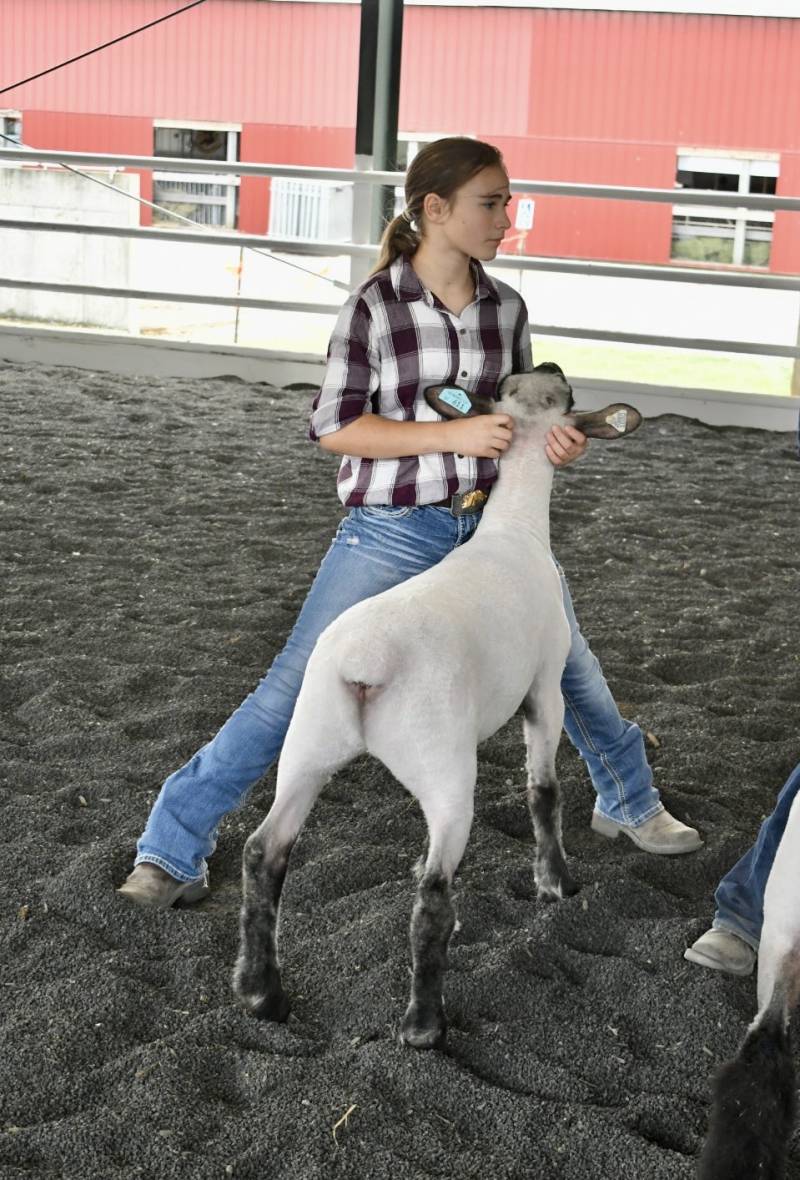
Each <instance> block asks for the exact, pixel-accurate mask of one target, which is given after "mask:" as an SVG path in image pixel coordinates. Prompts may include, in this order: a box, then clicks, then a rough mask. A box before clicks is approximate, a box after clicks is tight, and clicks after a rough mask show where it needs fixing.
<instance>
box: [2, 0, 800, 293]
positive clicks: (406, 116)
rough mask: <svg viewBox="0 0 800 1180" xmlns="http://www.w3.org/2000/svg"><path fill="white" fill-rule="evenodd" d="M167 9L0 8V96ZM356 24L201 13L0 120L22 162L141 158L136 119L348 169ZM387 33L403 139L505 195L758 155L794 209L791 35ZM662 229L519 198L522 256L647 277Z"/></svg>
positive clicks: (689, 26) (86, 5) (416, 12)
mask: <svg viewBox="0 0 800 1180" xmlns="http://www.w3.org/2000/svg"><path fill="white" fill-rule="evenodd" d="M176 6H177V0H176V3H175V4H172V3H168V2H167V0H124V2H122V0H114V2H113V3H112V2H110V0H2V2H1V3H0V15H1V16H2V28H3V36H2V40H0V80H2V81H0V84H2V85H6V84H8V83H9V82H11V81H13V80H14V79H15V78H20V77H24V76H26V75H28V74H31V73H35V72H36V71H37V70H38V69H43V68H46V67H47V66H49V65H52V64H53V63H55V62H57V61H60V60H63V59H65V58H67V57H69V56H71V55H72V54H75V53H78V52H81V51H82V50H84V49H86V48H87V47H90V46H92V45H96V44H98V43H100V42H102V41H104V40H107V39H109V38H111V37H114V36H117V35H119V34H120V33H122V32H125V31H126V30H128V29H130V28H133V27H134V26H136V25H139V24H143V23H145V22H146V21H148V20H153V19H155V18H156V17H158V16H162V15H164V13H165V12H168V11H170V10H171V9H172V8H174V7H176ZM359 21H360V9H359V7H358V6H357V5H347V4H344V5H343V4H330V5H329V4H324V3H319V4H292V3H269V2H268V0H259V2H254V0H208V3H206V4H204V5H202V6H201V7H199V8H197V9H193V10H190V11H189V12H187V13H185V14H183V15H181V16H178V17H176V18H175V19H174V20H171V21H168V22H166V23H164V24H161V25H159V26H157V27H156V28H154V29H151V30H149V31H148V32H145V33H143V34H140V35H139V36H137V37H135V38H132V39H131V40H128V41H125V42H123V43H121V44H120V45H117V46H114V47H113V48H111V49H108V50H104V51H103V52H102V53H101V54H98V55H97V56H95V57H92V58H89V59H87V60H86V61H82V62H78V63H76V64H74V65H71V66H68V67H66V68H65V69H63V70H61V71H59V72H58V73H56V74H53V75H51V76H49V77H47V78H44V79H41V80H40V81H37V82H33V83H29V84H28V85H27V86H25V87H23V88H21V89H19V90H16V91H12V92H11V93H9V94H6V95H4V96H0V106H2V105H6V106H8V107H17V108H20V109H22V110H23V111H24V116H25V117H24V133H25V137H26V140H27V141H28V142H30V143H32V144H35V145H36V146H42V147H65V148H94V149H97V150H101V151H112V150H117V151H126V152H137V153H139V152H140V153H142V154H148V153H150V152H151V151H152V120H153V119H154V118H156V119H157V118H171V119H180V120H193V119H194V120H213V121H220V122H225V121H229V122H233V123H241V124H242V141H241V154H242V159H262V160H272V161H276V162H277V161H286V162H297V163H309V164H327V165H336V164H341V165H345V166H349V165H350V164H351V162H352V158H353V127H354V124H355V102H356V84H357V72H358V38H359ZM404 33H405V41H404V53H403V69H402V81H401V102H400V123H401V129H402V130H403V131H405V132H407V133H413V132H414V131H417V132H420V133H421V134H430V133H447V132H467V133H470V134H474V135H478V136H481V137H483V138H487V139H490V140H492V141H494V142H496V143H498V144H499V145H500V147H501V148H502V149H503V151H504V154H505V156H506V160H507V163H508V165H509V169H510V171H511V173H512V175H514V176H518V177H531V178H534V177H538V178H542V179H560V180H574V181H587V182H597V183H606V184H613V183H617V184H633V185H645V186H650V185H652V186H659V187H669V186H671V185H672V183H673V181H674V178H675V165H676V155H677V151H678V149H679V148H686V147H701V148H717V149H719V148H723V149H725V148H726V149H729V150H737V149H738V150H744V151H768V152H777V153H779V154H780V157H781V169H780V180H779V192H782V193H797V194H799V195H800V20H788V19H787V20H782V19H779V18H761V17H752V18H751V17H723V16H713V17H712V16H689V15H676V14H668V13H631V12H627V13H626V12H608V11H578V10H568V9H557V10H556V9H551V10H547V9H520V8H449V7H448V8H437V7H428V6H410V7H408V8H407V9H406V12H405V30H404ZM266 192H267V185H266V182H264V181H244V182H243V184H242V189H241V205H240V213H241V219H240V224H241V226H242V228H243V229H248V230H255V231H260V230H264V229H265V228H266V207H267V202H266V199H265V198H266ZM145 195H147V192H145ZM798 220H800V219H798V218H797V217H796V216H793V215H790V214H778V216H777V217H776V225H775V237H774V245H773V254H772V262H771V265H772V267H773V269H779V270H800V228H797V226H796V223H797V222H798ZM670 226H671V210H670V208H669V207H668V206H646V205H633V204H628V203H626V204H622V203H620V202H609V201H585V200H582V201H566V200H554V199H545V198H539V199H537V202H536V218H535V222H534V228H533V230H532V231H530V233H529V234H528V235H527V236H526V238H525V241H524V248H525V249H526V251H528V252H534V253H543V254H563V255H574V256H583V257H588V258H602V257H610V258H619V259H639V260H643V261H656V262H665V261H667V260H668V258H669V243H670ZM517 244H519V243H517ZM511 248H512V249H514V248H515V244H514V243H512V244H511Z"/></svg>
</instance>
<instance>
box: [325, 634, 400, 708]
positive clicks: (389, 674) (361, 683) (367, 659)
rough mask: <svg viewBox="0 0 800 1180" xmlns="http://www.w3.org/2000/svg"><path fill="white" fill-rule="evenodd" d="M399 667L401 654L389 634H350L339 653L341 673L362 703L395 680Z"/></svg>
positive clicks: (338, 664)
mask: <svg viewBox="0 0 800 1180" xmlns="http://www.w3.org/2000/svg"><path fill="white" fill-rule="evenodd" d="M399 666H400V653H399V651H398V650H397V647H396V645H395V644H394V643H393V642H392V641H391V639H390V638H389V637H388V636H385V635H384V636H374V635H372V636H369V637H367V636H366V635H360V634H355V635H352V636H348V637H347V639H346V641H345V642H344V643H343V644H341V646H340V648H339V652H338V655H337V669H338V672H339V675H340V676H341V678H342V680H343V681H344V683H345V684H346V685H347V687H348V688H349V689H350V691H351V692H352V693H353V694H354V695H355V697H356V699H357V700H358V702H359V704H361V705H363V704H365V703H367V702H368V701H371V700H374V698H375V697H376V696H377V695H378V694H379V693H380V692H381V691H382V690H383V689H384V688H385V687H386V686H387V685H388V684H390V683H391V681H392V679H393V677H394V676H395V674H396V672H397V670H398V667H399Z"/></svg>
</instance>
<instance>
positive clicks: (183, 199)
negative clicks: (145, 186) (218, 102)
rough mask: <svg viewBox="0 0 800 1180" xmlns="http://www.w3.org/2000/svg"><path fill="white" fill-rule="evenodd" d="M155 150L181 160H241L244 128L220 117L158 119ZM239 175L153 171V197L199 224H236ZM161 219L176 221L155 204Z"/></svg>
mask: <svg viewBox="0 0 800 1180" xmlns="http://www.w3.org/2000/svg"><path fill="white" fill-rule="evenodd" d="M154 140H155V142H154V145H153V155H154V156H165V157H167V156H168V157H170V158H172V159H179V160H221V161H222V160H238V159H239V128H238V127H231V126H229V125H220V124H218V123H200V124H197V123H193V124H188V123H179V122H172V123H168V122H166V121H164V122H162V121H158V122H156V124H155V127H154ZM238 197H239V177H238V176H227V175H223V174H221V175H219V176H214V175H211V176H209V175H208V174H207V173H206V174H199V173H195V174H192V173H191V172H154V173H153V200H154V202H155V203H156V204H157V205H163V206H164V207H165V208H166V209H170V210H172V211H173V212H174V213H180V214H181V215H182V216H183V217H188V218H189V219H190V220H191V221H196V222H197V224H198V225H215V226H221V227H223V228H225V229H235V228H236V221H237V214H238V204H239V201H238ZM153 221H154V223H155V224H156V225H158V224H170V225H173V226H174V224H175V222H174V221H173V219H172V218H170V217H166V216H164V215H163V214H159V212H158V210H154V213H153Z"/></svg>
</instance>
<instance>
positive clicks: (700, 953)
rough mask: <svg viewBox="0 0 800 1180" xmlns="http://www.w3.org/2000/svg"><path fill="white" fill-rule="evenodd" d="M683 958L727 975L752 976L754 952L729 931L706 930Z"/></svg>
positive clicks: (742, 940)
mask: <svg viewBox="0 0 800 1180" xmlns="http://www.w3.org/2000/svg"><path fill="white" fill-rule="evenodd" d="M683 957H684V959H688V960H689V962H690V963H699V964H700V966H701V967H710V968H711V970H712V971H727V973H728V974H729V975H752V973H753V967H754V966H755V962H756V952H755V951H754V950H753V948H752V947H751V946H750V945H749V943H746V942H745V941H744V939H743V938H739V937H738V935H736V934H731V932H730V931H729V930H707V931H706V932H705V934H701V935H700V937H699V938H698V939H697V942H694V943H692V945H691V946H688V947H687V948H686V950H685V951H684V952H683Z"/></svg>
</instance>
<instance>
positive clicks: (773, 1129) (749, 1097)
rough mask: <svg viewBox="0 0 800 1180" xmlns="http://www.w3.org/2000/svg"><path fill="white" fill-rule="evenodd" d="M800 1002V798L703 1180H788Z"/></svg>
mask: <svg viewBox="0 0 800 1180" xmlns="http://www.w3.org/2000/svg"><path fill="white" fill-rule="evenodd" d="M799 1000H800V795H798V796H797V797H796V798H795V800H794V802H793V803H792V807H791V810H790V812H789V819H788V821H787V823H786V828H785V830H784V833H783V836H782V838H781V842H780V844H779V845H778V851H777V852H776V854H775V860H774V862H773V865H772V870H771V872H770V875H769V878H768V879H767V887H766V890H765V891H764V925H763V927H762V931H761V942H760V944H759V948H758V1013H757V1015H756V1018H755V1020H754V1021H753V1023H752V1024H751V1025H750V1028H749V1029H748V1032H747V1036H746V1037H745V1039H744V1041H743V1043H742V1046H741V1048H740V1049H739V1052H738V1053H737V1055H736V1057H735V1058H734V1059H733V1060H732V1061H729V1062H727V1063H726V1064H725V1065H723V1066H722V1068H721V1069H720V1070H719V1072H718V1074H717V1076H716V1078H715V1081H714V1102H713V1106H712V1111H711V1124H710V1130H709V1135H708V1138H707V1140H706V1143H705V1146H704V1148H703V1154H702V1156H701V1159H700V1168H699V1172H698V1176H699V1177H700V1180H755V1178H756V1177H757V1178H758V1180H783V1177H784V1176H785V1175H786V1159H787V1153H788V1149H789V1140H790V1138H791V1134H792V1129H793V1127H794V1120H795V1115H796V1111H797V1095H796V1083H795V1070H794V1058H793V1054H792V1043H791V1037H790V1034H789V1023H790V1019H791V1015H792V1012H793V1010H794V1009H795V1008H796V1007H797V1004H798V1001H799Z"/></svg>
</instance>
